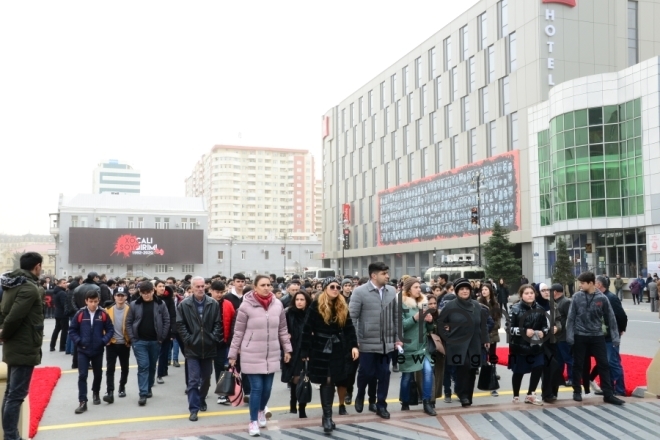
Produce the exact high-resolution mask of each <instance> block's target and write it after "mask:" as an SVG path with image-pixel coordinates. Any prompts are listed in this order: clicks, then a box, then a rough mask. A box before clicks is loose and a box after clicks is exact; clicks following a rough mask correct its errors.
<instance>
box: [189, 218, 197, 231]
mask: <svg viewBox="0 0 660 440" xmlns="http://www.w3.org/2000/svg"><path fill="white" fill-rule="evenodd" d="M189 229H197V219H196V218H190V228H189Z"/></svg>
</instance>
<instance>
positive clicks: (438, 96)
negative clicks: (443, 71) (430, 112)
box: [435, 76, 442, 109]
mask: <svg viewBox="0 0 660 440" xmlns="http://www.w3.org/2000/svg"><path fill="white" fill-rule="evenodd" d="M435 101H436V104H435V108H436V109H441V108H442V77H441V76H439V77H437V78H436V79H435Z"/></svg>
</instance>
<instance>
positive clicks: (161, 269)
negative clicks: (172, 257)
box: [156, 264, 167, 273]
mask: <svg viewBox="0 0 660 440" xmlns="http://www.w3.org/2000/svg"><path fill="white" fill-rule="evenodd" d="M156 273H167V264H157V265H156Z"/></svg>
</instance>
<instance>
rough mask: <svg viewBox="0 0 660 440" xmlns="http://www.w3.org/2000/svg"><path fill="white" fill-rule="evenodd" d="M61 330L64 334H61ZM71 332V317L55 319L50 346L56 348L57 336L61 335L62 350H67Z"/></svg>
mask: <svg viewBox="0 0 660 440" xmlns="http://www.w3.org/2000/svg"><path fill="white" fill-rule="evenodd" d="M60 332H62V334H61V335H60ZM68 333H69V318H59V319H56V320H55V329H54V330H53V335H52V336H51V337H50V348H51V349H52V350H54V349H55V343H56V342H57V337H58V336H60V351H65V350H66V338H67V335H68Z"/></svg>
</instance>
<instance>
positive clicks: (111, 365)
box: [105, 344, 131, 393]
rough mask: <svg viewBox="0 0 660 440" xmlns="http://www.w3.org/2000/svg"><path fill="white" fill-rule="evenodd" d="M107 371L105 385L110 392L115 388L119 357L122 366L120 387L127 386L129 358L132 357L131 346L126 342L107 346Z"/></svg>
mask: <svg viewBox="0 0 660 440" xmlns="http://www.w3.org/2000/svg"><path fill="white" fill-rule="evenodd" d="M105 357H106V373H105V385H106V388H107V390H108V393H112V392H113V391H114V390H115V364H116V363H117V359H119V365H120V367H121V375H120V376H119V389H120V390H122V389H124V388H126V381H127V380H128V359H129V358H130V357H131V348H130V347H127V346H126V344H110V345H108V346H107V347H106V352H105Z"/></svg>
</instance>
